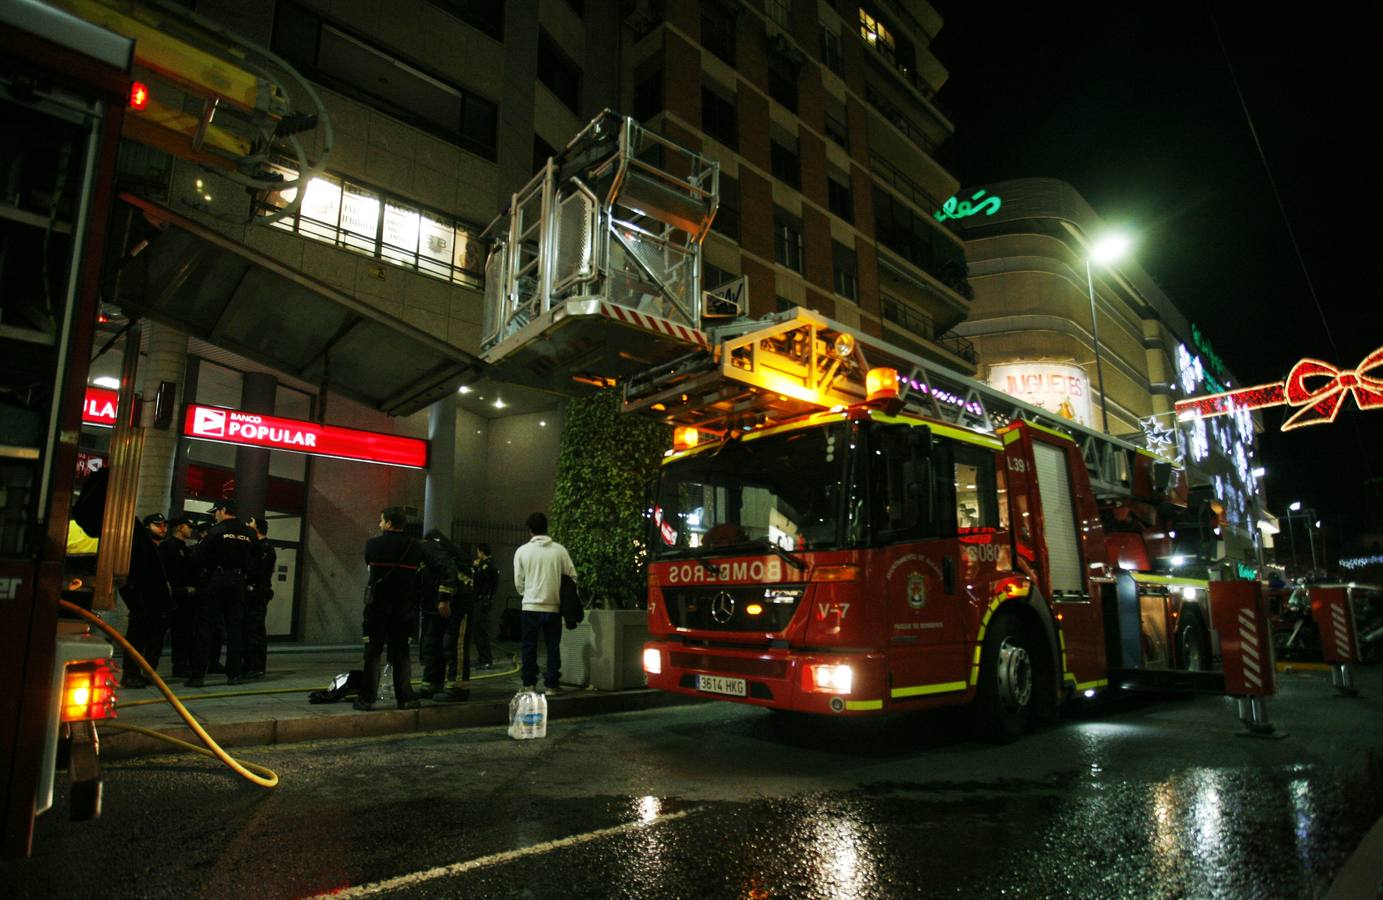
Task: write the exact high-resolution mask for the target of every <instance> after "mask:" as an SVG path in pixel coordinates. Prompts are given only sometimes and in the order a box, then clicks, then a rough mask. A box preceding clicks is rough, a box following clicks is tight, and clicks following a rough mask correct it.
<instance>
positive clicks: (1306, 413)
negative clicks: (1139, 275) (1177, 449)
mask: <svg viewBox="0 0 1383 900" xmlns="http://www.w3.org/2000/svg"><path fill="white" fill-rule="evenodd" d="M1177 351H1178V355H1177V362H1178V363H1179V364H1180V363H1181V355H1182V354H1183V353H1185V348H1184V347H1178V348H1177ZM1181 371H1182V386H1183V387H1185V386H1186V384H1187V382H1188V381H1192V380H1193V379H1191V378H1188V377H1187V368H1186V367H1184V366H1183V367H1182V369H1181ZM1375 372H1377V374H1376V375H1375V374H1373V373H1375ZM1380 376H1383V347H1379V348H1378V349H1377V350H1375V351H1373V352H1372V353H1370V354H1369V355H1368V356H1366V357H1364V361H1363V362H1361V363H1359V365H1358V367H1357V368H1355V369H1345V370H1340V369H1337V368H1335V367H1334V366H1332V365H1331V364H1330V363H1328V362H1323V361H1322V360H1319V359H1311V358H1309V357H1308V358H1306V359H1302V360H1299V361H1298V362H1297V364H1296V365H1294V366H1292V370H1291V372H1289V373H1288V374H1287V378H1286V380H1285V381H1282V382H1279V383H1277V384H1260V385H1257V386H1255V387H1250V388H1240V389H1239V390H1237V391H1227V392H1225V393H1222V394H1211V395H1209V396H1206V397H1192V398H1190V399H1188V400H1181V401H1178V402H1177V404H1176V412H1177V419H1178V420H1180V421H1183V422H1187V421H1191V420H1193V419H1202V418H1209V417H1212V416H1221V415H1225V414H1227V413H1243V412H1247V411H1248V410H1253V409H1263V408H1265V407H1269V406H1282V405H1283V404H1286V405H1288V406H1291V407H1294V408H1296V412H1294V413H1293V414H1292V415H1291V416H1290V417H1289V418H1288V419H1287V421H1285V422H1283V423H1282V430H1283V431H1292V430H1294V429H1297V428H1302V427H1304V426H1307V425H1326V424H1329V423H1330V422H1334V421H1335V417H1336V416H1338V415H1339V414H1340V408H1341V407H1342V406H1343V405H1344V400H1345V396H1346V395H1349V396H1352V397H1353V398H1354V405H1355V406H1357V407H1359V409H1361V410H1368V409H1383V377H1380ZM1308 382H1314V386H1312V384H1309V383H1308ZM1189 392H1190V390H1189V389H1188V391H1187V393H1189Z"/></svg>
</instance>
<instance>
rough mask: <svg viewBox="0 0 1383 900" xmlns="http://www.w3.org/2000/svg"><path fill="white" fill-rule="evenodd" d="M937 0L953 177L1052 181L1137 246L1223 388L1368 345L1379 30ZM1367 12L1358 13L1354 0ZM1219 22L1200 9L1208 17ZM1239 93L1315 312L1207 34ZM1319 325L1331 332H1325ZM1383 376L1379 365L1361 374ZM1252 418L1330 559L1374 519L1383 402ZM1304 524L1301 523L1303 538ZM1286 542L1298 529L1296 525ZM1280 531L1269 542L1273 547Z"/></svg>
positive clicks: (1246, 12) (1350, 13)
mask: <svg viewBox="0 0 1383 900" xmlns="http://www.w3.org/2000/svg"><path fill="white" fill-rule="evenodd" d="M1140 7H1141V8H1142V9H1143V10H1145V11H1144V12H1141V13H1140V12H1138V11H1135V10H1130V9H1123V8H1120V7H1119V6H1118V5H1117V4H1108V3H1106V4H1100V5H1094V4H1084V3H1077V4H1025V5H1022V6H1018V5H1016V4H979V3H972V2H952V3H939V4H938V8H939V9H940V11H941V12H942V14H943V15H944V16H945V17H946V24H945V27H944V28H943V29H942V32H941V37H940V38H939V40H938V41H937V43H936V44H935V45H934V47H933V50H934V52H935V53H936V55H937V56H938V58H939V59H941V61H942V62H943V63H944V64H945V65H946V66H947V68H948V69H949V70H950V80H949V81H948V83H947V85H946V87H945V88H943V90H942V91H941V93H940V97H939V99H940V101H941V104H942V105H943V107H944V108H945V109H946V111H947V112H948V113H949V114H950V116H951V118H952V121H953V122H954V123H955V125H956V136H955V138H953V139H952V141H951V142H950V143H948V144H947V145H946V146H945V147H944V148H943V150H942V152H941V154H940V156H941V161H942V162H943V163H944V164H945V165H946V166H947V167H948V168H949V169H950V170H951V172H952V173H954V174H955V175H956V177H958V178H959V179H960V181H961V184H962V186H965V185H969V184H976V183H982V182H989V181H998V180H1002V179H1006V178H1023V177H1054V178H1060V179H1063V180H1065V181H1067V182H1069V183H1071V184H1072V185H1074V186H1075V187H1076V189H1077V190H1079V191H1080V193H1081V194H1083V195H1084V196H1085V198H1086V199H1087V200H1088V201H1089V202H1090V204H1091V205H1092V206H1093V207H1094V208H1095V210H1096V211H1097V212H1098V213H1099V214H1100V215H1101V217H1102V218H1103V219H1104V220H1105V221H1106V222H1107V223H1110V224H1111V225H1119V226H1122V227H1124V228H1126V229H1127V230H1128V231H1129V232H1130V233H1132V234H1133V235H1134V237H1135V240H1136V249H1135V253H1134V255H1135V256H1136V258H1137V260H1138V262H1139V263H1140V264H1141V265H1142V266H1143V268H1144V269H1145V270H1147V271H1148V273H1149V274H1150V275H1151V276H1152V277H1153V279H1154V280H1156V281H1157V282H1158V284H1159V285H1161V287H1162V288H1163V290H1164V291H1165V292H1166V293H1167V294H1168V295H1169V296H1170V297H1171V299H1172V301H1173V302H1174V303H1176V305H1177V306H1178V307H1180V309H1181V310H1182V311H1183V312H1184V313H1185V314H1186V316H1187V317H1188V318H1189V319H1190V320H1191V321H1193V322H1195V323H1197V324H1198V325H1199V327H1200V328H1201V330H1202V332H1204V334H1205V336H1206V337H1207V338H1209V340H1210V342H1211V343H1212V345H1213V346H1214V348H1215V350H1216V352H1217V353H1218V354H1219V355H1220V357H1221V358H1223V359H1224V361H1225V363H1226V364H1227V365H1228V366H1229V368H1230V369H1231V370H1232V371H1233V372H1234V374H1235V375H1236V376H1237V381H1236V386H1243V385H1250V384H1258V383H1264V382H1272V381H1280V380H1282V379H1283V378H1284V377H1285V376H1286V374H1287V372H1288V371H1289V370H1290V369H1291V367H1292V364H1293V363H1295V362H1296V361H1297V360H1298V359H1300V358H1302V357H1304V356H1312V357H1316V358H1319V359H1323V360H1325V361H1327V362H1330V363H1332V364H1334V365H1336V366H1337V367H1339V368H1341V369H1353V368H1354V367H1356V366H1357V365H1358V364H1359V363H1360V362H1361V361H1362V360H1363V358H1364V357H1365V356H1366V355H1368V353H1369V352H1371V351H1372V350H1374V349H1376V348H1378V347H1380V346H1383V302H1380V299H1379V288H1378V281H1377V277H1376V276H1374V275H1373V273H1374V272H1375V271H1376V270H1377V267H1378V264H1379V261H1380V258H1383V248H1380V247H1379V246H1378V240H1377V229H1376V226H1374V225H1373V222H1372V219H1373V216H1372V215H1371V210H1369V207H1370V206H1372V205H1373V204H1375V203H1377V202H1379V201H1378V198H1377V197H1376V196H1375V195H1374V192H1373V191H1371V190H1370V186H1371V185H1376V184H1377V183H1378V178H1377V174H1376V166H1377V160H1378V155H1379V152H1380V142H1379V140H1378V138H1377V136H1376V135H1375V136H1374V137H1369V136H1368V134H1369V133H1372V130H1373V129H1374V128H1375V127H1376V125H1375V121H1374V120H1376V119H1377V118H1378V106H1379V103H1378V99H1377V89H1378V78H1377V77H1376V74H1375V73H1376V72H1377V71H1378V64H1377V60H1376V59H1375V61H1374V62H1373V63H1372V64H1369V65H1366V64H1365V56H1364V54H1365V50H1366V46H1367V49H1368V50H1369V51H1370V52H1371V53H1372V54H1373V55H1374V56H1375V57H1377V55H1378V52H1379V51H1378V49H1377V44H1376V40H1374V39H1373V37H1372V35H1373V29H1372V27H1371V26H1368V25H1367V24H1366V22H1365V21H1364V20H1363V19H1362V18H1361V15H1362V11H1361V12H1357V13H1356V12H1355V11H1354V9H1355V8H1354V7H1352V6H1345V5H1340V6H1339V7H1336V6H1335V5H1334V4H1323V3H1317V4H1308V5H1297V6H1292V7H1285V8H1277V7H1269V6H1260V5H1257V4H1228V3H1214V4H1208V5H1207V4H1204V3H1188V4H1183V5H1171V4H1165V5H1163V4H1159V5H1156V6H1154V5H1152V4H1140ZM1360 9H1361V8H1360ZM1212 15H1213V18H1212ZM1217 24H1218V29H1219V34H1220V36H1221V38H1222V39H1223V42H1224V47H1225V50H1227V53H1228V63H1229V64H1232V65H1233V67H1234V71H1235V74H1237V76H1238V79H1239V84H1240V86H1241V88H1242V91H1243V98H1244V101H1245V103H1247V106H1248V110H1249V113H1250V115H1251V117H1252V121H1253V125H1254V127H1255V128H1256V129H1257V132H1258V137H1259V140H1260V141H1261V142H1262V145H1263V150H1264V153H1265V154H1266V156H1267V160H1268V165H1269V167H1270V169H1271V172H1272V176H1273V178H1275V179H1276V181H1277V185H1278V188H1279V190H1280V191H1281V194H1282V201H1283V204H1284V205H1285V207H1286V210H1287V218H1288V221H1290V224H1291V227H1292V229H1294V230H1295V233H1296V238H1297V241H1298V242H1299V244H1300V246H1301V252H1302V255H1303V256H1304V258H1305V261H1306V267H1307V271H1308V272H1309V275H1310V278H1311V280H1312V281H1313V282H1314V284H1315V288H1316V294H1317V296H1318V297H1319V299H1320V305H1321V307H1322V309H1323V310H1324V322H1323V321H1322V316H1321V313H1320V312H1318V310H1317V308H1316V305H1315V303H1314V302H1313V300H1312V296H1311V290H1310V288H1309V286H1308V282H1307V278H1306V276H1305V275H1304V274H1303V270H1302V267H1301V265H1300V264H1299V263H1298V261H1297V257H1296V253H1295V251H1294V250H1293V247H1292V242H1291V238H1290V237H1289V235H1288V231H1287V226H1286V224H1284V220H1283V216H1282V214H1281V213H1280V212H1279V210H1278V206H1277V202H1276V200H1275V199H1274V197H1273V192H1272V187H1271V184H1270V182H1269V179H1268V174H1267V171H1266V170H1265V168H1264V166H1263V163H1262V161H1261V159H1260V157H1259V154H1258V151H1257V149H1256V148H1255V146H1254V140H1253V136H1252V133H1251V132H1250V130H1249V125H1248V120H1247V119H1246V118H1245V115H1244V111H1243V109H1242V107H1241V105H1240V99H1239V95H1238V94H1237V93H1236V91H1235V87H1234V82H1233V80H1232V78H1231V75H1230V71H1229V68H1228V65H1227V62H1226V53H1225V52H1224V51H1222V50H1221V46H1220V42H1219V40H1217V37H1216V25H1217ZM1327 326H1328V327H1327ZM1376 374H1378V375H1379V376H1380V377H1383V372H1377V373H1376ZM1284 418H1285V415H1284V413H1283V412H1281V411H1277V410H1269V411H1265V413H1264V414H1263V422H1264V426H1265V433H1264V435H1263V436H1262V439H1261V442H1260V445H1259V451H1260V457H1261V462H1262V464H1263V465H1264V466H1266V467H1267V469H1268V482H1267V488H1268V501H1269V508H1270V509H1271V510H1272V511H1273V512H1275V513H1278V514H1279V515H1282V514H1285V512H1286V507H1287V504H1288V503H1290V502H1291V501H1292V500H1298V499H1299V500H1302V501H1303V502H1304V503H1305V504H1306V505H1307V506H1311V507H1314V508H1315V509H1316V510H1317V512H1318V514H1319V516H1320V517H1321V518H1322V519H1324V520H1325V526H1326V529H1327V535H1326V536H1327V548H1328V551H1329V555H1330V556H1331V557H1334V556H1336V555H1337V554H1336V553H1335V552H1334V551H1335V549H1336V548H1337V547H1338V546H1340V543H1341V539H1342V538H1344V539H1345V543H1349V540H1348V539H1349V538H1350V537H1354V538H1355V539H1357V538H1358V535H1360V534H1361V533H1362V531H1363V530H1364V528H1365V527H1366V526H1367V525H1368V524H1369V522H1368V520H1369V519H1370V518H1372V519H1373V523H1372V524H1373V528H1374V529H1380V528H1383V521H1379V520H1380V518H1383V509H1373V510H1368V511H1366V510H1365V508H1364V502H1363V485H1364V481H1365V479H1367V478H1369V477H1371V476H1372V477H1383V454H1380V453H1378V452H1376V451H1373V450H1372V448H1378V447H1383V409H1380V410H1374V411H1368V412H1361V411H1359V410H1358V409H1357V408H1356V407H1355V405H1354V403H1353V401H1352V400H1347V401H1346V402H1345V405H1344V408H1343V409H1342V410H1341V412H1340V413H1339V416H1338V417H1337V419H1336V420H1335V422H1334V423H1333V424H1330V425H1320V426H1315V427H1313V428H1307V429H1300V430H1296V431H1293V432H1289V433H1286V434H1283V433H1281V432H1280V431H1279V428H1280V427H1281V424H1282V421H1283V420H1284ZM1300 527H1301V523H1298V529H1300ZM1297 534H1298V538H1299V539H1300V535H1301V532H1300V530H1298V532H1297ZM1285 537H1286V536H1285V535H1283V538H1284V540H1285Z"/></svg>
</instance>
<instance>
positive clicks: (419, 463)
mask: <svg viewBox="0 0 1383 900" xmlns="http://www.w3.org/2000/svg"><path fill="white" fill-rule="evenodd" d="M182 433H183V436H184V437H189V438H194V439H196V440H202V441H217V442H219V443H222V444H240V445H242V446H247V447H267V448H269V449H271V450H289V451H292V452H294V453H306V454H308V455H310V456H330V457H335V458H336V459H352V460H359V461H360V462H369V463H380V464H383V465H387V466H404V467H407V468H412V469H423V468H426V467H427V441H424V440H421V439H419V438H410V437H402V436H400V435H396V434H380V433H379V432H377V431H358V430H356V429H354V428H338V427H336V426H334V425H318V424H317V423H315V422H304V421H301V420H299V419H284V418H280V417H278V416H268V415H264V414H262V413H249V412H242V411H240V410H236V409H223V408H222V407H219V406H201V405H198V404H190V405H189V406H188V407H187V414H186V415H185V416H184V417H183V429H182Z"/></svg>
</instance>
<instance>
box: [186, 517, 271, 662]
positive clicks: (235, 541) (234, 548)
mask: <svg viewBox="0 0 1383 900" xmlns="http://www.w3.org/2000/svg"><path fill="white" fill-rule="evenodd" d="M211 515H212V517H213V518H214V519H215V520H216V524H214V525H212V526H211V528H210V529H209V530H208V531H207V533H206V538H205V539H204V540H203V541H202V542H201V543H200V544H198V545H197V548H196V550H194V551H193V558H194V559H195V560H196V562H197V565H198V566H199V567H200V568H201V570H202V572H203V577H204V578H205V580H204V581H203V582H202V584H201V585H200V586H199V587H198V588H197V593H198V595H199V598H200V600H201V603H200V604H198V605H199V609H198V616H197V643H196V647H197V650H196V655H195V656H193V658H192V665H191V668H190V671H189V675H190V677H189V678H188V679H187V682H186V684H187V686H188V687H202V686H203V685H204V684H206V671H207V663H208V661H209V659H210V655H211V652H212V641H213V640H214V634H215V623H216V622H217V621H220V622H222V623H224V627H225V632H226V684H240V683H241V682H242V681H243V680H244V677H243V676H244V669H243V668H242V666H243V663H244V653H245V648H244V635H245V577H246V575H247V574H248V572H249V569H250V552H251V550H252V549H253V548H254V540H255V536H254V532H253V531H251V530H250V529H248V528H246V527H245V526H244V525H243V524H241V522H240V520H239V519H237V518H236V517H235V504H234V503H233V502H231V501H229V500H222V501H221V502H219V503H217V504H216V505H215V506H213V507H212V508H211Z"/></svg>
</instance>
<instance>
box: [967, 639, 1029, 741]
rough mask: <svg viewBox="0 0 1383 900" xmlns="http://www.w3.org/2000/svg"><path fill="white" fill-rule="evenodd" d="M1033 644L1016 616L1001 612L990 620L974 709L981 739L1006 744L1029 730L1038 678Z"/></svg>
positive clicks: (981, 659)
mask: <svg viewBox="0 0 1383 900" xmlns="http://www.w3.org/2000/svg"><path fill="white" fill-rule="evenodd" d="M1032 648H1033V637H1032V635H1031V634H1029V633H1028V631H1027V630H1026V629H1025V628H1024V627H1023V623H1022V621H1020V620H1019V618H1018V617H1017V616H1015V615H1012V614H1003V613H1001V614H1000V615H998V616H995V617H994V620H993V621H992V622H990V623H989V629H988V633H987V634H985V637H984V646H983V648H982V649H981V651H980V680H979V685H978V690H977V693H976V694H975V705H974V709H973V716H974V725H975V730H976V733H977V734H978V736H979V737H981V738H982V739H984V740H987V741H991V742H993V743H999V744H1006V743H1009V742H1010V741H1014V740H1017V739H1018V738H1019V737H1021V736H1022V734H1023V732H1024V731H1026V730H1027V728H1028V723H1029V721H1030V720H1031V719H1032V709H1033V696H1034V690H1035V688H1036V680H1037V668H1036V660H1035V658H1034V655H1033V649H1032Z"/></svg>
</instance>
